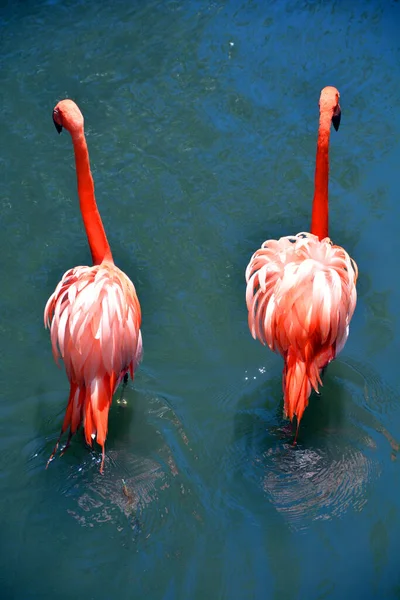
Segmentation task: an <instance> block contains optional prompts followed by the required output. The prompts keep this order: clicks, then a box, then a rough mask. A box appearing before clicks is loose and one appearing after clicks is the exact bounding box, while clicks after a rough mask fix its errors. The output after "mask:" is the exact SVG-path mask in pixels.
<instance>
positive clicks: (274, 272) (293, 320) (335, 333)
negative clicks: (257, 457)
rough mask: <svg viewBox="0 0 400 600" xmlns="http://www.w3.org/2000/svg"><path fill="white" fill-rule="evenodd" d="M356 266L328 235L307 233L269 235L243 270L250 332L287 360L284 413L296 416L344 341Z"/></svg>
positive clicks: (353, 299)
mask: <svg viewBox="0 0 400 600" xmlns="http://www.w3.org/2000/svg"><path fill="white" fill-rule="evenodd" d="M356 279H357V265H356V264H355V262H354V261H353V260H352V259H351V258H350V256H349V255H348V254H347V252H346V251H345V250H344V249H343V248H341V247H340V246H334V245H333V244H332V242H331V241H330V239H329V238H325V239H323V240H321V241H319V239H318V237H317V236H315V235H312V234H310V233H299V234H297V235H296V236H287V237H282V238H280V239H279V240H268V241H266V242H264V243H263V244H262V246H261V248H260V249H259V250H257V251H256V252H255V253H254V254H253V256H252V258H251V260H250V263H249V265H248V267H247V269H246V282H247V290H246V304H247V309H248V312H249V315H248V321H249V328H250V331H251V334H252V336H253V337H254V338H255V339H258V340H259V341H260V342H261V343H262V344H266V345H267V346H269V348H270V349H271V350H273V351H274V352H276V353H278V354H280V355H281V356H283V358H284V361H285V368H284V377H283V392H284V399H285V412H286V415H287V416H288V417H289V418H290V419H292V418H293V416H294V415H296V416H297V420H298V421H300V420H301V417H302V415H303V412H304V410H305V408H306V407H307V404H308V397H309V395H310V393H311V389H312V388H314V389H315V391H318V384H320V383H321V379H320V371H321V369H323V368H324V367H326V365H327V364H328V363H329V362H330V361H331V360H333V359H334V358H335V356H337V354H338V353H339V352H340V350H341V349H342V348H343V346H344V345H345V343H346V340H347V337H348V334H349V323H350V320H351V317H352V316H353V313H354V310H355V307H356V301H357V293H356V285H355V284H356Z"/></svg>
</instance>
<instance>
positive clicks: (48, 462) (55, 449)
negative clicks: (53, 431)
mask: <svg viewBox="0 0 400 600" xmlns="http://www.w3.org/2000/svg"><path fill="white" fill-rule="evenodd" d="M63 433H64V432H63V430H62V429H61V433H60V435H59V438H58V440H57V443H56V445H55V446H54V448H53V452H52V453H51V454H50V457H49V460H48V461H47V463H46V469H47V468H48V466H49V464H50V463H51V461H52V460H53V458H54V456H55V454H56V452H57V449H58V446H59V445H60V440H61V436H62V434H63Z"/></svg>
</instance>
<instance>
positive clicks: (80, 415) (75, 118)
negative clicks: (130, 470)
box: [44, 100, 142, 472]
mask: <svg viewBox="0 0 400 600" xmlns="http://www.w3.org/2000/svg"><path fill="white" fill-rule="evenodd" d="M53 120H54V124H55V126H56V128H57V131H58V132H59V133H61V131H62V128H63V127H65V129H67V130H68V131H69V132H70V134H71V138H72V143H73V147H74V154H75V163H76V172H77V183H78V196H79V203H80V209H81V213H82V218H83V223H84V226H85V230H86V234H87V237H88V242H89V247H90V250H91V254H92V258H93V263H94V264H93V266H91V267H89V266H80V267H75V268H73V269H70V270H69V271H67V272H66V273H65V274H64V275H63V277H62V279H61V281H60V283H59V284H58V285H57V287H56V289H55V291H54V293H53V294H52V295H51V296H50V298H49V300H48V302H47V304H46V307H45V311H44V322H45V327H48V328H50V332H51V344H52V350H53V356H54V359H55V361H56V362H57V363H58V361H59V358H60V357H61V358H62V359H63V361H64V365H65V370H66V373H67V377H68V379H69V382H70V393H69V398H68V405H67V410H66V413H65V417H64V422H63V426H62V429H61V434H60V437H59V439H58V442H57V444H56V446H55V448H54V450H53V453H52V455H51V456H50V458H49V461H48V463H47V465H48V464H49V462H50V461H51V459H52V458H53V456H54V454H55V452H56V450H57V447H58V444H59V441H60V438H61V436H62V434H63V433H64V432H65V431H66V430H67V429H68V428H69V437H68V441H67V444H66V447H65V448H67V447H68V445H69V442H70V439H71V437H72V436H73V435H74V433H75V432H76V431H77V429H78V427H79V426H80V425H81V424H83V427H84V431H85V439H86V442H87V443H88V444H89V445H91V444H92V440H94V439H96V441H97V442H98V444H99V445H100V446H101V447H102V451H103V453H102V462H101V467H100V472H103V467H104V457H105V441H106V437H107V428H108V413H109V409H110V406H111V402H112V397H113V394H114V392H115V390H116V388H117V386H118V385H119V383H120V382H121V380H122V378H123V377H124V376H125V375H126V374H127V373H128V371H129V372H130V375H131V378H132V379H133V377H134V371H135V369H136V367H137V365H138V363H139V361H140V359H141V355H142V335H141V331H140V325H141V310H140V304H139V300H138V298H137V295H136V291H135V287H134V285H133V283H132V282H131V280H130V279H129V278H128V277H127V275H125V273H123V272H122V271H121V270H120V269H119V268H118V267H117V266H116V265H115V264H114V261H113V258H112V254H111V250H110V247H109V244H108V241H107V237H106V234H105V231H104V228H103V224H102V221H101V217H100V214H99V212H98V209H97V204H96V199H95V196H94V183H93V178H92V175H91V171H90V163H89V154H88V149H87V145H86V139H85V135H84V122H83V116H82V114H81V112H80V110H79V108H78V107H77V105H76V104H75V103H74V102H73V101H72V100H62V101H61V102H59V103H58V104H57V106H56V107H55V109H54V111H53ZM64 451H65V449H64Z"/></svg>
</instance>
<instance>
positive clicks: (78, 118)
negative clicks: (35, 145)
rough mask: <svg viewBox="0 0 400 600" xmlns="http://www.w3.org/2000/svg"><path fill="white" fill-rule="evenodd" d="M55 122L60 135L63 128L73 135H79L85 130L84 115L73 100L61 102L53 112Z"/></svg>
mask: <svg viewBox="0 0 400 600" xmlns="http://www.w3.org/2000/svg"><path fill="white" fill-rule="evenodd" d="M53 122H54V126H55V128H56V129H57V131H58V133H61V132H62V129H63V127H65V129H66V130H67V131H69V132H70V133H71V134H74V133H78V132H79V131H82V129H83V115H82V113H81V111H80V110H79V108H78V107H77V105H76V104H75V102H73V101H72V100H68V99H67V100H61V102H59V103H58V104H57V105H56V107H55V108H54V110H53Z"/></svg>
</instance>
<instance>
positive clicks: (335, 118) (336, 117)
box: [332, 104, 342, 131]
mask: <svg viewBox="0 0 400 600" xmlns="http://www.w3.org/2000/svg"><path fill="white" fill-rule="evenodd" d="M341 115H342V110H341V108H340V104H338V105H337V107H336V108H335V112H334V113H333V117H332V125H333V126H334V128H335V131H337V130H338V129H339V125H340V117H341Z"/></svg>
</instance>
